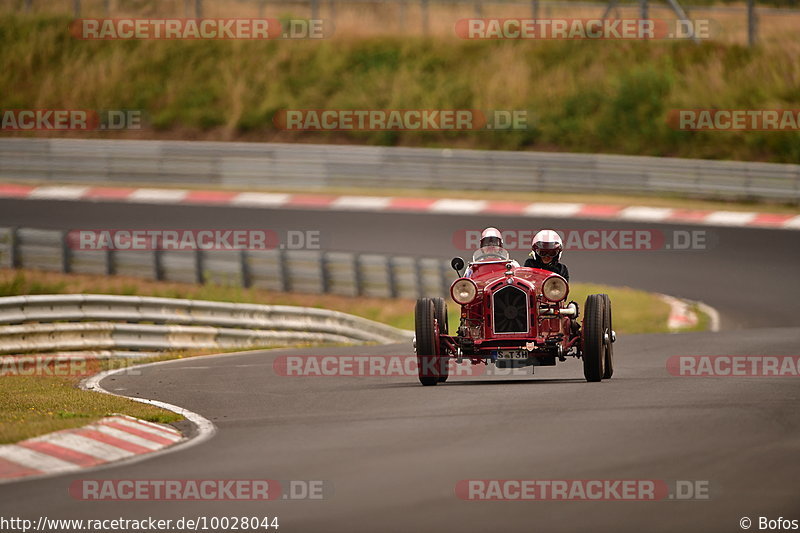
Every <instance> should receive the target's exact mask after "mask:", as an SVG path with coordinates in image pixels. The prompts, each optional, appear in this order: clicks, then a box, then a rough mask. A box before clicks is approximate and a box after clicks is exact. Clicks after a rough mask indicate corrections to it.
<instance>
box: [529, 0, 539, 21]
mask: <svg viewBox="0 0 800 533" xmlns="http://www.w3.org/2000/svg"><path fill="white" fill-rule="evenodd" d="M531 18H533V19H534V20H537V19H538V18H539V0H531Z"/></svg>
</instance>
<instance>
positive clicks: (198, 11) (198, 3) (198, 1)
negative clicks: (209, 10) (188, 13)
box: [194, 0, 203, 19]
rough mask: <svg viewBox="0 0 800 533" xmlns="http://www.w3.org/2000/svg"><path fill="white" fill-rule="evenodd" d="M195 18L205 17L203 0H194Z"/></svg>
mask: <svg viewBox="0 0 800 533" xmlns="http://www.w3.org/2000/svg"><path fill="white" fill-rule="evenodd" d="M194 18H198V19H201V18H203V0H194Z"/></svg>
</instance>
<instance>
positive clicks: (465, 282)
mask: <svg viewBox="0 0 800 533" xmlns="http://www.w3.org/2000/svg"><path fill="white" fill-rule="evenodd" d="M477 295H478V286H477V285H475V282H474V281H472V280H471V279H467V278H461V279H457V280H456V281H455V283H453V285H452V286H451V287H450V296H452V297H453V301H454V302H455V303H457V304H459V305H466V304H468V303H470V302H472V301H473V300H474V299H475V297H476V296H477Z"/></svg>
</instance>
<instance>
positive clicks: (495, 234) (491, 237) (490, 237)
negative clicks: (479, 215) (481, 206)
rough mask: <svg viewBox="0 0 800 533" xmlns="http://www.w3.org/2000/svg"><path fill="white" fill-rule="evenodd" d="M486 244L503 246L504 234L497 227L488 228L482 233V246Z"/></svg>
mask: <svg viewBox="0 0 800 533" xmlns="http://www.w3.org/2000/svg"><path fill="white" fill-rule="evenodd" d="M484 246H499V247H500V248H502V247H503V236H502V235H501V234H500V231H499V230H498V229H497V228H486V229H485V230H483V233H481V248H483V247H484Z"/></svg>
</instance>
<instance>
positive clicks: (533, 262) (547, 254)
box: [525, 229, 569, 281]
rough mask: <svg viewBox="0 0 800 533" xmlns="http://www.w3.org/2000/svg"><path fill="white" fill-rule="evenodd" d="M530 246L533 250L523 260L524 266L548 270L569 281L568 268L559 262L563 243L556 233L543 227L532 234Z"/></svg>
mask: <svg viewBox="0 0 800 533" xmlns="http://www.w3.org/2000/svg"><path fill="white" fill-rule="evenodd" d="M531 248H532V249H533V251H532V252H531V253H530V254H529V255H530V257H528V259H527V260H526V261H525V266H526V267H531V268H541V269H542V270H549V271H550V272H555V273H556V274H558V275H559V276H561V277H562V278H564V279H565V280H567V281H569V269H568V268H567V265H565V264H564V263H561V262H560V260H561V252H562V251H563V250H564V245H563V243H562V242H561V237H560V236H559V235H558V233H556V232H555V231H553V230H550V229H543V230H542V231H540V232H539V233H537V234H536V235H534V236H533V241H532V242H531Z"/></svg>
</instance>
